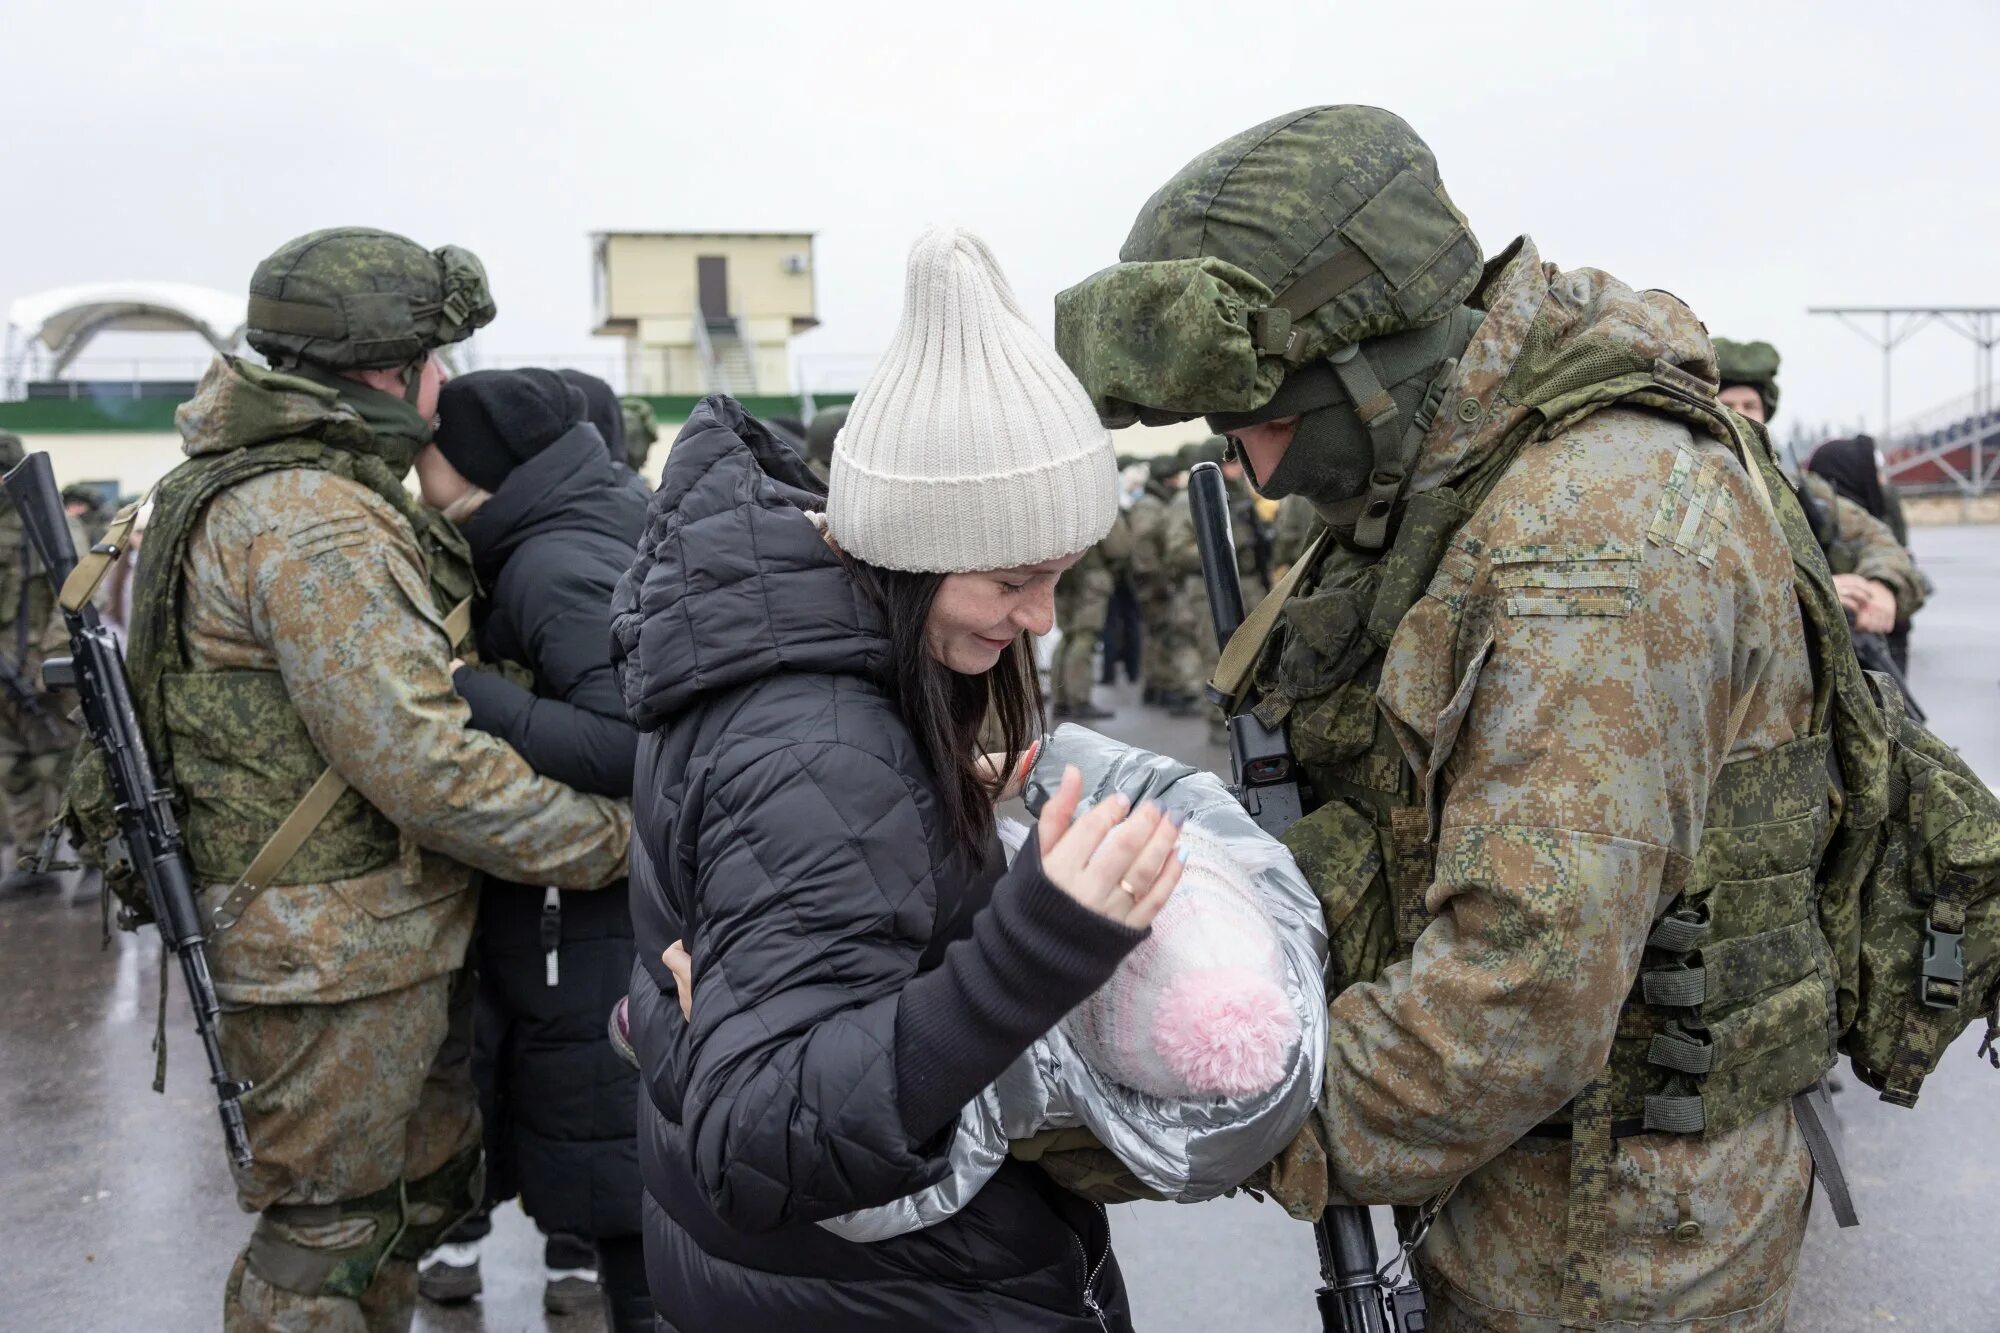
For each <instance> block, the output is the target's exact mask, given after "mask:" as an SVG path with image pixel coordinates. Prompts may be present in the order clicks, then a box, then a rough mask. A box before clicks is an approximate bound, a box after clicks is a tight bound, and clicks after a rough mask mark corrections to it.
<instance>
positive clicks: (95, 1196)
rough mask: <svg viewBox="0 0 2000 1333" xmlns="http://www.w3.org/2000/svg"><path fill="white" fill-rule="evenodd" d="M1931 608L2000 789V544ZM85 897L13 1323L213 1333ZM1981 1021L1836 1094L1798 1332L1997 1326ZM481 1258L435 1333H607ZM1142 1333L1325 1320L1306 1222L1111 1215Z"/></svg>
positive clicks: (1, 1162) (44, 967)
mask: <svg viewBox="0 0 2000 1333" xmlns="http://www.w3.org/2000/svg"><path fill="white" fill-rule="evenodd" d="M1915 537H1916V547H1917V553H1918V555H1919V557H1920V559H1921V560H1922V562H1923V565H1924V568H1925V570H1926V572H1928V573H1929V574H1930V576H1931V577H1932V578H1933V579H1934V580H1935V582H1936V584H1937V592H1936V595H1935V596H1934V597H1933V599H1932V602H1931V604H1930V605H1929V606H1928V607H1927V608H1926V609H1925V610H1924V611H1923V613H1922V615H1921V616H1920V618H1919V620H1918V622H1917V626H1918V628H1917V632H1916V635H1915V639H1914V645H1913V653H1914V659H1913V664H1912V673H1911V675H1912V683H1913V687H1914V689H1915V690H1916V692H1917V694H1918V696H1919V698H1920V700H1921V701H1922V703H1923V704H1924V706H1925V707H1926V708H1928V709H1929V710H1930V712H1931V720H1932V726H1933V727H1934V728H1935V729H1936V730H1937V731H1938V732H1939V733H1940V734H1941V735H1943V736H1944V737H1946V738H1947V739H1949V740H1950V741H1951V742H1952V743H1954V744H1956V745H1957V746H1958V747H1959V748H1960V749H1961V750H1962V751H1963V753H1964V754H1965V755H1966V757H1967V759H1968V760H1969V761H1970V762H1971V763H1972V765H1973V766H1974V768H1976V769H1977V770H1978V771H1979V772H1980V774H1981V775H1982V776H1983V777H1985V778H1986V779H1987V780H1988V781H1989V782H1993V783H1996V784H2000V593H1996V589H2000V528H1993V527H1984V528H1981V527H1970V528H1942V529H1919V530H1918V531H1917V533H1916V534H1915ZM1132 696H1133V691H1132V690H1131V689H1130V687H1125V686H1120V687H1118V688H1117V689H1114V690H1109V691H1103V692H1102V697H1101V700H1100V701H1101V702H1104V703H1107V704H1112V705H1115V706H1116V707H1117V709H1118V716H1117V717H1116V718H1115V719H1113V720H1112V721H1111V722H1109V723H1106V724H1103V729H1104V730H1105V731H1107V732H1109V733H1111V734H1113V735H1116V736H1118V737H1120V738H1122V739H1125V740H1129V741H1132V742H1134V743H1137V744H1142V745H1145V746H1147V747H1149V748H1152V749H1156V750H1162V751H1165V752H1167V753H1171V754H1175V755H1179V756H1181V757H1183V758H1185V759H1188V760H1190V761H1196V762H1201V763H1204V764H1205V765H1208V766H1210V767H1220V766H1221V765H1222V764H1223V763H1224V762H1225V758H1224V755H1223V753H1222V751H1221V750H1220V749H1218V748H1215V747H1213V746H1211V745H1210V744H1209V742H1208V739H1207V734H1206V731H1207V729H1206V726H1205V724H1203V723H1202V722H1200V721H1193V720H1177V719H1172V718H1167V717H1165V716H1163V715H1161V714H1159V713H1158V712H1156V711H1154V710H1151V709H1144V708H1141V707H1140V706H1139V705H1138V704H1137V703H1136V701H1135V699H1134V698H1133V697H1132ZM99 908H100V902H99V897H98V895H97V894H95V893H94V892H93V891H92V890H91V886H90V885H88V884H79V883H74V882H72V883H69V884H67V885H66V886H65V887H64V888H63V889H62V890H61V891H60V892H58V893H54V894H49V895H44V896H40V897H34V898H12V899H6V900H0V1237H4V1240H5V1246H6V1253H7V1258H8V1263H7V1264H6V1265H5V1267H4V1268H0V1331H4V1333H14V1331H17V1330H18V1331H27V1330H34V1331H36V1333H41V1331H43V1330H49V1331H55V1330H63V1331H67V1330H90V1331H92V1333H95V1331H96V1330H145V1331H146V1333H154V1331H155V1330H158V1331H162V1333H179V1331H180V1330H206V1329H214V1328H217V1327H219V1325H220V1293H221V1289H222V1283H223V1278H224V1276H225V1275H226V1273H227V1272H228V1269H229V1265H230V1263H231V1261H232V1260H233V1258H234V1256H235V1254H236V1252H237V1250H238V1249H239V1248H240V1247H241V1245H242V1244H243V1242H244V1239H245V1237H246V1236H247V1235H248V1232H249V1227H250V1219H249V1217H248V1216H247V1215H246V1214H244V1213H242V1212H241V1211H239V1210H238V1209H237V1207H236V1204H235V1201H234V1197H233V1195H232V1194H231V1192H230V1188H229V1178H228V1172H227V1170H226V1168H225V1165H224V1158H223V1154H222V1148H221V1138H220V1134H219V1131H218V1127H217V1124H216V1119H215V1112H214V1104H213V1101H212V1099H211V1097H210V1093H209V1088H208V1085H207V1083H206V1081H205V1071H204V1069H203V1067H202V1063H201V1057H200V1052H199V1048H198V1047H197V1046H196V1044H195V1042H194V1040H193V1037H192V1029H191V1026H190V1020H189V1017H188V1011H187V1005H186V1002H185V999H184V997H183V996H182V995H181V994H180V993H179V986H180V982H179V977H178V974H177V973H176V975H175V977H174V980H173V989H172V992H171V993H170V995H169V998H168V1007H167V1035H168V1041H169V1046H170V1050H169V1055H170V1059H169V1062H168V1068H167V1078H166V1093H165V1095H164V1096H156V1095H155V1094H154V1093H153V1092H152V1091H151V1087H150V1085H151V1082H152V1078H153V1068H154V1056H153V1053H152V1050H151V1043H152V1037H153V1029H154V1016H155V1012H156V1005H157V1003H158V998H159V977H160V957H159V941H158V938H157V936H155V935H154V934H153V933H152V932H150V931H147V932H145V933H143V934H139V935H127V934H122V933H120V932H118V931H117V930H115V929H113V930H112V931H111V932H110V933H109V936H108V938H107V937H106V936H105V934H104V932H103V931H102V928H101V925H100V911H99ZM1978 1038H1979V1033H1978V1031H1977V1029H1975V1030H1973V1031H1971V1032H1969V1033H1968V1034H1967V1035H1966V1036H1965V1037H1964V1038H1962V1039H1961V1040H1960V1042H1959V1043H1958V1044H1957V1046H1955V1047H1954V1048H1953V1049H1952V1050H1951V1051H1950V1052H1949V1053H1948V1054H1947V1056H1946V1058H1945V1060H1944V1063H1943V1065H1942V1066H1941V1068H1940V1069H1939V1071H1938V1073H1937V1074H1936V1075H1935V1076H1934V1077H1933V1078H1932V1079H1931V1080H1930V1082H1929V1083H1927V1084H1926V1085H1925V1089H1924V1092H1923V1097H1922V1100H1921V1102H1920V1104H1919V1105H1918V1106H1917V1108H1916V1109H1915V1110H1913V1111H1904V1110H1899V1109H1897V1108H1894V1107H1891V1106H1888V1105H1887V1104H1885V1103H1883V1102H1881V1101H1879V1100H1877V1099H1876V1098H1875V1097H1874V1095H1873V1094H1872V1093H1870V1092H1869V1091H1867V1090H1866V1089H1857V1088H1856V1087H1854V1086H1851V1080H1850V1087H1849V1088H1848V1090H1847V1091H1846V1092H1844V1093H1842V1094H1841V1095H1840V1096H1839V1097H1838V1098H1837V1099H1836V1103H1837V1105H1838V1107H1839V1110H1840V1115H1841V1119H1842V1121H1843V1123H1844V1125H1845V1130H1846V1148H1845V1161H1846V1164H1847V1169H1848V1173H1849V1175H1850V1177H1851V1178H1852V1180H1853V1183H1854V1190H1855V1195H1856V1201H1857V1204H1858V1206H1859V1209H1860V1212H1861V1217H1862V1223H1863V1225H1862V1226H1861V1227H1860V1228H1859V1229H1857V1230H1852V1231H1839V1230H1837V1229H1836V1228H1835V1227H1834V1226H1833V1224H1832V1219H1831V1217H1830V1215H1829V1214H1828V1212H1827V1210H1826V1208H1825V1206H1824V1204H1823V1203H1821V1204H1817V1205H1815V1213H1814V1218H1813V1231H1812V1235H1811V1238H1810V1239H1809V1241H1808V1243H1807V1248H1806V1253H1805V1259H1804V1263H1803V1268H1802V1272H1801V1275H1800V1279H1799V1284H1798V1290H1797V1294H1796V1296H1795V1297H1794V1299H1793V1302H1792V1317H1791V1321H1790V1324H1789V1327H1791V1328H1793V1329H1800V1330H1814V1331H1818V1330H1827V1331H1828V1333H1844V1331H1845V1330H1875V1329H1896V1328H1915V1329H1924V1330H1929V1331H1930V1333H1993V1331H1994V1330H2000V1114H1996V1112H2000V1073H1996V1072H1994V1071H1993V1070H1991V1069H1989V1068H1987V1067H1986V1065H1985V1062H1983V1061H1981V1060H1978V1059H1976V1058H1975V1057H1974V1047H1975V1046H1976V1045H1977V1043H1978ZM495 1221H496V1227H495V1231H494V1234H493V1237H492V1239H491V1240H489V1241H488V1242H487V1246H486V1250H485V1255H484V1258H483V1262H482V1269H483V1273H484V1280H485V1283H486V1292H485V1294H484V1295H483V1296H482V1297H481V1298H480V1299H479V1300H477V1301H475V1302H473V1303H471V1304H470V1305H467V1306H463V1307H459V1308H457V1309H452V1310H446V1309H442V1308H440V1307H436V1306H432V1305H428V1304H426V1305H424V1306H423V1307H422V1308H420V1309H419V1312H418V1316H417V1321H416V1327H417V1329H419V1330H424V1331H426V1333H447V1331H449V1333H471V1331H473V1330H487V1331H488V1333H500V1331H501V1330H506V1331H507V1333H514V1331H515V1330H543V1329H546V1330H549V1331H550V1333H587V1331H588V1333H596V1330H598V1329H600V1327H601V1325H600V1323H599V1321H598V1319H597V1317H596V1315H595V1314H594V1313H593V1314H589V1315H582V1316H562V1317H558V1316H550V1315H545V1314H544V1313H543V1311H542V1308H541V1291H542V1273H541V1245H540V1240H539V1237H537V1236H536V1235H535V1233H534V1229H533V1227H532V1225H531V1224H530V1223H529V1222H528V1220H527V1219H526V1218H525V1217H524V1216H522V1215H521V1213H520V1211H519V1209H518V1208H517V1207H514V1206H512V1205H510V1206H509V1207H507V1208H505V1209H503V1210H501V1212H500V1213H499V1214H497V1215H496V1218H495ZM1111 1222H1112V1231H1113V1237H1114V1241H1115V1244H1116V1249H1117V1253H1118V1256H1119V1260H1120V1262H1121V1264H1122V1265H1123V1267H1124V1270H1125V1274H1126V1281H1127V1285H1128V1287H1129V1288H1130V1290H1131V1293H1132V1301H1133V1307H1134V1314H1135V1317H1136V1322H1137V1326H1138V1328H1139V1329H1141V1330H1144V1331H1145V1333H1217V1331H1218V1330H1246V1331H1247V1330H1273V1331H1285V1333H1290V1331H1292V1330H1298V1331H1300V1333H1305V1331H1307V1330H1312V1329H1315V1328H1317V1326H1318V1325H1317V1319H1316V1316H1315V1315H1314V1310H1313V1299H1312V1296H1313V1289H1314V1287H1315V1285H1316V1278H1315V1274H1314V1256H1313V1247H1312V1239H1311V1233H1310V1230H1309V1229H1308V1228H1306V1227H1304V1226H1301V1225H1299V1224H1297V1223H1294V1222H1291V1221H1289V1220H1288V1219H1287V1218H1286V1217H1285V1216H1284V1215H1283V1213H1282V1212H1280V1211H1279V1210H1278V1209H1277V1207H1276V1206H1275V1205H1270V1204H1261V1205H1260V1204H1258V1203H1255V1202H1252V1201H1250V1200H1248V1199H1223V1200H1217V1201H1216V1202H1213V1203H1209V1204H1203V1205H1200V1206H1198V1207H1173V1206H1170V1205H1161V1204H1150V1205H1147V1204H1141V1205H1127V1206H1123V1207H1118V1208H1113V1209H1112V1210H1111Z"/></svg>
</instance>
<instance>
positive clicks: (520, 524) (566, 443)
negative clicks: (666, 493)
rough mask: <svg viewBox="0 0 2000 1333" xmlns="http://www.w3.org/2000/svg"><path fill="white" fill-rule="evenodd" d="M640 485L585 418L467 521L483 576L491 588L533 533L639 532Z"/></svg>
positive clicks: (513, 474) (516, 473)
mask: <svg viewBox="0 0 2000 1333" xmlns="http://www.w3.org/2000/svg"><path fill="white" fill-rule="evenodd" d="M642 507H643V506H642V505H641V502H640V499H639V493H638V491H637V489H636V488H635V487H634V486H633V485H632V483H631V480H630V478H629V477H628V476H627V475H626V473H625V472H624V471H623V469H621V468H619V467H618V466H616V465H615V464H614V463H613V462H612V461H611V455H610V454H608V453H606V452H605V449H604V438H603V437H602V436H600V435H599V434H598V433H597V428H596V427H595V426H593V425H591V424H590V423H589V422H588V421H580V422H577V423H576V424H575V425H573V426H571V427H570V428H569V429H568V430H566V431H564V432H563V433H562V434H561V435H560V436H558V437H557V438H556V440H555V442H554V443H553V444H551V445H549V446H548V447H547V448H546V449H543V450H542V451H541V452H540V453H538V454H536V455H535V456H534V457H533V458H530V459H529V460H528V461H526V462H525V463H522V464H520V465H519V466H518V467H516V468H515V469H514V470H513V471H512V472H509V473H508V474H507V479H506V480H505V481H503V482H501V483H500V489H499V490H497V491H495V492H493V495H492V497H491V498H489V499H488V500H487V501H486V503H485V504H483V505H481V506H480V507H479V508H478V510H477V511H475V512H474V513H473V515H472V516H471V517H470V518H468V519H467V520H466V521H465V527H464V532H465V540H466V544H467V545H469V546H470V547H471V548H472V562H473V568H474V569H475V570H477V571H478V574H479V581H480V582H481V583H482V584H484V585H486V586H487V587H491V586H492V585H493V581H494V579H495V578H496V577H497V576H498V575H499V572H500V567H501V566H502V565H504V564H506V563H507V560H508V557H510V556H511V555H513V553H514V552H515V551H516V550H518V549H520V547H521V545H522V544H523V543H525V542H526V541H528V540H529V539H530V538H532V537H536V536H540V535H542V534H544V533H548V532H557V531H561V530H564V529H582V530H584V531H589V532H613V533H621V534H624V535H626V537H627V539H628V540H629V539H631V537H633V536H635V535H636V533H637V530H638V527H639V517H640V511H641V509H642Z"/></svg>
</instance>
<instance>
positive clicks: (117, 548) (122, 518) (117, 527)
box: [59, 490, 153, 612]
mask: <svg viewBox="0 0 2000 1333" xmlns="http://www.w3.org/2000/svg"><path fill="white" fill-rule="evenodd" d="M152 499H153V492H152V491H150V490H149V491H147V492H146V493H145V494H144V495H142V496H140V497H139V498H138V499H136V500H134V501H133V502H132V503H131V504H128V505H126V506H125V507H124V508H123V509H121V510H119V511H118V517H116V518H114V519H112V520H111V526H110V527H108V528H106V529H105V530H104V535H103V536H102V537H100V538H98V539H97V543H96V544H95V545H94V546H92V547H91V548H90V549H89V550H88V551H86V552H84V553H83V555H82V556H81V557H80V558H79V559H78V560H77V562H76V565H75V567H74V568H72V569H71V570H70V572H69V577H68V578H66V579H64V580H63V586H62V594H61V596H60V598H59V600H60V601H61V603H62V609H63V610H65V611H72V612H74V611H81V610H83V608H84V604H85V603H87V602H88V601H90V599H91V598H92V597H95V596H96V595H97V589H98V585H99V584H101V583H103V582H104V576H105V575H107V574H109V573H110V572H111V566H113V565H115V564H117V563H118V557H120V556H122V555H124V554H125V544H126V542H127V541H128V540H130V539H131V536H132V525H133V524H134V523H137V522H138V521H139V511H140V510H142V509H144V508H145V507H146V506H147V505H148V504H150V503H152Z"/></svg>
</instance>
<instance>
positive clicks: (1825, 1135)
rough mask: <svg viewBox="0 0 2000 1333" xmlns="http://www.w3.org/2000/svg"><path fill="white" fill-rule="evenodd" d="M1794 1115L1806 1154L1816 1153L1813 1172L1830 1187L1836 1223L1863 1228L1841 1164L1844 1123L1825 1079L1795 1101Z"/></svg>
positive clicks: (1830, 1198)
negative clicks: (1835, 1111)
mask: <svg viewBox="0 0 2000 1333" xmlns="http://www.w3.org/2000/svg"><path fill="white" fill-rule="evenodd" d="M1792 1114H1793V1116H1794V1117H1795V1118H1796V1119H1797V1120H1798V1122H1799V1134H1800V1135H1801V1136H1802V1137H1803V1138H1804V1139H1805V1141H1806V1151H1807V1152H1809V1153H1811V1154H1812V1163H1813V1171H1814V1173H1815V1174H1816V1175H1817V1176H1818V1177H1819V1180H1820V1183H1821V1184H1823V1185H1825V1186H1826V1201H1827V1202H1828V1203H1829V1204H1831V1205H1833V1220H1834V1221H1836V1222H1838V1223H1839V1224H1840V1225H1841V1226H1844V1227H1854V1226H1860V1225H1861V1215H1860V1214H1859V1213H1857V1212H1856V1211H1855V1210H1854V1191H1853V1190H1852V1189H1850V1188H1849V1187H1848V1184H1847V1172H1846V1170H1845V1169H1844V1168H1842V1166H1841V1165H1840V1153H1839V1151H1838V1148H1839V1144H1838V1143H1837V1141H1836V1136H1837V1135H1838V1132H1839V1128H1840V1122H1839V1121H1838V1120H1836V1119H1835V1118H1834V1114H1833V1102H1832V1101H1831V1100H1830V1099H1829V1098H1828V1097H1827V1095H1826V1080H1825V1079H1821V1080H1820V1081H1819V1082H1817V1083H1815V1084H1813V1085H1812V1086H1811V1087H1810V1088H1807V1089H1806V1090H1805V1091H1804V1092H1801V1093H1799V1094H1798V1095H1797V1096H1795V1097H1793V1098H1792Z"/></svg>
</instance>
